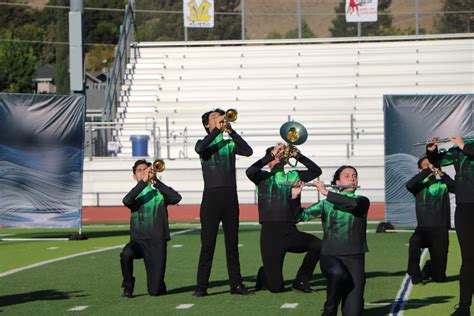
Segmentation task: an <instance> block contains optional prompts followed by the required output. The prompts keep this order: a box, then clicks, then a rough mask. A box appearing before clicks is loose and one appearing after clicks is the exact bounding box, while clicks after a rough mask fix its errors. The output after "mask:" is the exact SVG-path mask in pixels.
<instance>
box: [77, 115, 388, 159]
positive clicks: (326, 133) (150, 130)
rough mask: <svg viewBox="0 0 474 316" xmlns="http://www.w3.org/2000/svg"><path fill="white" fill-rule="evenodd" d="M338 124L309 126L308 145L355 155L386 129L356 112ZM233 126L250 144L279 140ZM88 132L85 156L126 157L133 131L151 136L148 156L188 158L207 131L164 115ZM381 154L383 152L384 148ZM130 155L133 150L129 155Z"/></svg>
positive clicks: (265, 130) (89, 126) (268, 132)
mask: <svg viewBox="0 0 474 316" xmlns="http://www.w3.org/2000/svg"><path fill="white" fill-rule="evenodd" d="M288 120H292V117H291V116H288ZM163 121H164V122H163ZM337 124H338V126H331V125H327V124H326V126H320V125H318V123H314V124H312V125H310V126H309V129H308V132H309V134H310V137H309V139H308V141H307V142H306V143H305V146H308V147H314V146H315V145H318V146H326V147H329V146H332V148H337V149H336V150H337V152H339V155H340V156H344V157H345V158H349V157H353V156H355V155H356V154H355V152H356V146H357V145H360V144H363V145H377V146H379V145H380V146H382V143H383V129H381V130H378V129H379V128H377V127H372V129H375V130H371V127H370V126H369V127H366V126H364V123H359V122H358V120H356V119H355V118H354V114H351V113H348V114H345V115H340V116H339V117H338V120H337ZM234 127H235V128H236V130H237V132H238V133H241V134H242V135H243V136H244V137H245V139H246V140H247V141H248V142H249V144H250V145H251V146H258V147H261V146H268V145H269V139H272V140H271V141H270V142H271V143H273V141H277V140H278V139H279V136H278V130H277V129H274V128H270V127H259V126H257V127H252V128H251V130H245V129H243V130H241V129H240V128H239V126H238V124H236V125H235V126H234ZM307 128H308V126H307ZM85 134H86V135H85V138H84V139H85V143H84V157H86V159H89V160H93V158H94V157H101V156H109V157H114V156H121V157H127V155H128V154H127V155H125V154H124V152H123V149H124V148H128V150H130V149H131V148H132V143H128V141H129V137H130V136H131V135H134V134H138V135H143V134H145V135H148V136H149V137H150V142H151V145H150V146H149V148H150V150H151V152H150V153H149V156H151V157H156V158H166V159H189V158H190V156H192V155H193V154H192V153H194V150H193V148H194V144H195V143H196V141H197V140H198V139H200V138H203V137H204V130H203V129H202V128H201V127H200V126H199V128H197V127H196V128H194V129H189V128H188V127H180V126H177V127H171V124H170V119H169V118H168V117H165V119H164V120H163V119H161V120H159V121H157V120H156V119H154V118H149V119H144V121H143V122H140V123H138V122H136V123H133V122H86V124H85ZM104 134H105V135H109V137H108V138H107V140H108V141H107V142H106V143H102V141H101V137H102V135H104ZM374 136H375V137H377V136H381V137H380V139H373V137H374ZM324 138H327V139H324ZM366 138H367V139H366ZM371 138H372V139H371ZM123 142H127V145H128V146H124V144H123ZM190 146H191V147H190ZM190 148H191V149H190ZM381 148H382V147H381ZM190 150H191V151H190ZM190 152H191V154H190ZM380 155H383V153H382V151H381V152H380ZM131 156H132V154H131V152H130V155H129V157H131Z"/></svg>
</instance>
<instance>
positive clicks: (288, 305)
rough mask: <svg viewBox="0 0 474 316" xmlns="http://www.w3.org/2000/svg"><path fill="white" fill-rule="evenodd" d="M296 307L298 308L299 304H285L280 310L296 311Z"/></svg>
mask: <svg viewBox="0 0 474 316" xmlns="http://www.w3.org/2000/svg"><path fill="white" fill-rule="evenodd" d="M296 307H298V303H285V304H283V305H281V307H280V308H289V309H295V308H296Z"/></svg>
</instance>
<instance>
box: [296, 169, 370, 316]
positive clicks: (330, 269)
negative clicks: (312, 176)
mask: <svg viewBox="0 0 474 316" xmlns="http://www.w3.org/2000/svg"><path fill="white" fill-rule="evenodd" d="M314 184H315V186H316V189H317V190H318V191H319V192H320V193H321V194H322V195H324V196H326V197H327V198H326V199H325V200H321V201H319V202H318V203H316V204H313V205H311V206H310V207H308V208H302V207H301V204H300V202H299V197H300V193H301V190H302V189H303V185H301V186H299V187H294V188H293V189H292V192H291V194H292V199H291V206H292V209H293V211H294V214H295V216H296V217H297V218H298V219H299V220H301V221H309V220H311V219H313V218H321V221H322V224H323V230H324V237H323V244H322V249H321V261H320V266H321V272H322V273H323V275H324V276H325V277H326V279H327V289H326V294H327V297H326V302H325V303H324V312H323V315H336V314H337V310H338V305H339V303H340V302H341V300H342V314H343V315H362V313H363V310H364V287H365V253H366V252H367V251H368V247H367V238H366V228H367V213H368V210H369V206H370V202H369V199H367V198H366V197H364V196H361V195H356V194H355V190H356V188H355V187H357V184H358V174H357V170H356V169H355V168H354V167H352V166H341V167H339V169H337V170H336V172H335V174H334V178H333V181H332V184H334V185H348V186H353V187H352V188H343V189H341V191H340V192H339V193H335V192H331V191H328V190H327V189H326V187H325V185H324V182H322V181H315V182H314Z"/></svg>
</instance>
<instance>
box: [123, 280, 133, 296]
mask: <svg viewBox="0 0 474 316" xmlns="http://www.w3.org/2000/svg"><path fill="white" fill-rule="evenodd" d="M122 287H123V293H122V297H124V298H132V297H133V288H134V287H135V278H132V281H130V282H125V281H124V282H122Z"/></svg>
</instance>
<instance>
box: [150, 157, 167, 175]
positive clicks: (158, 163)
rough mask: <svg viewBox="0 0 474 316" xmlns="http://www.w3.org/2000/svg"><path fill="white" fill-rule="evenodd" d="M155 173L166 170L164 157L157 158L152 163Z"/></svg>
mask: <svg viewBox="0 0 474 316" xmlns="http://www.w3.org/2000/svg"><path fill="white" fill-rule="evenodd" d="M152 170H153V173H155V174H156V173H158V172H163V171H164V170H165V161H164V160H163V159H155V161H153V164H152Z"/></svg>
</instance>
